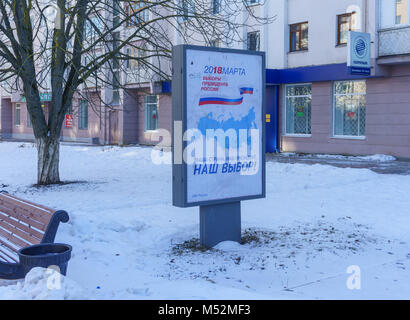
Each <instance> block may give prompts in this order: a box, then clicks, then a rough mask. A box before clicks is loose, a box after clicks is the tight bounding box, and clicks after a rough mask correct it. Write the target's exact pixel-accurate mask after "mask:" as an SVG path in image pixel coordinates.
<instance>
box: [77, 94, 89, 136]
mask: <svg viewBox="0 0 410 320" xmlns="http://www.w3.org/2000/svg"><path fill="white" fill-rule="evenodd" d="M83 103H85V104H86V106H87V126H83ZM79 109H80V110H79V116H78V129H79V130H88V127H89V123H88V122H89V121H88V120H89V114H88V100H87V99H81V100H80V108H79Z"/></svg>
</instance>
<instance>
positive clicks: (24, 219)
mask: <svg viewBox="0 0 410 320" xmlns="http://www.w3.org/2000/svg"><path fill="white" fill-rule="evenodd" d="M0 212H2V213H3V214H6V215H7V216H9V217H11V218H14V219H17V220H18V221H19V222H20V223H25V224H27V225H30V226H32V227H34V228H36V229H38V230H39V231H40V232H44V231H45V230H46V228H47V223H44V222H42V221H38V220H37V217H33V216H30V215H28V214H27V213H25V211H21V210H12V209H9V208H7V207H4V206H2V205H0Z"/></svg>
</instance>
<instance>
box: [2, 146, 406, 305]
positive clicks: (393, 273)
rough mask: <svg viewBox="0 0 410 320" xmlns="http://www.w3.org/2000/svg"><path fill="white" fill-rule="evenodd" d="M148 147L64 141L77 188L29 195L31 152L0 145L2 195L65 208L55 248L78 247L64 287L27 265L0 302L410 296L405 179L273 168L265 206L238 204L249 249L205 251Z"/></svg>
mask: <svg viewBox="0 0 410 320" xmlns="http://www.w3.org/2000/svg"><path fill="white" fill-rule="evenodd" d="M151 151H152V149H151V148H143V147H126V148H119V147H87V146H62V149H61V167H60V172H61V178H62V179H63V180H66V181H74V182H77V183H73V184H67V185H63V186H53V187H46V188H36V187H33V186H32V185H33V184H34V183H35V179H36V163H35V158H36V150H35V148H33V146H32V145H31V144H29V143H24V144H22V143H6V142H3V143H0V189H4V190H7V191H8V192H10V193H12V194H15V195H17V196H20V197H23V198H26V199H28V200H32V201H34V202H38V203H41V204H44V205H48V206H51V207H54V208H56V209H65V210H67V211H68V212H69V214H70V222H69V223H67V224H62V225H61V226H60V228H59V231H58V233H57V239H56V241H57V242H64V243H69V244H71V245H72V246H73V255H72V259H71V260H70V263H69V266H68V273H67V279H64V281H63V284H62V285H61V289H60V290H59V291H56V292H50V291H49V290H48V289H47V285H46V282H47V281H46V279H47V275H46V273H45V272H44V271H43V270H41V269H34V270H32V272H31V273H30V274H29V275H28V277H26V280H25V281H24V282H23V281H19V282H17V283H16V282H15V281H14V282H10V281H4V280H0V298H3V299H20V298H22V299H31V298H40V299H46V298H68V299H76V298H78V299H82V298H89V299H393V298H394V299H409V298H410V281H409V275H410V273H409V270H410V246H409V244H410V232H409V228H410V197H409V192H410V176H405V175H380V174H377V173H375V172H372V171H370V170H367V169H350V168H336V167H332V166H327V165H319V164H317V165H307V164H288V163H277V162H268V163H267V197H266V199H262V200H253V201H246V202H243V203H242V225H243V239H244V240H243V242H244V244H242V245H239V244H235V243H229V242H226V243H222V244H220V245H218V246H217V247H216V248H214V249H212V250H207V251H204V250H201V248H200V247H199V246H198V240H197V238H198V221H199V214H198V208H190V209H179V208H175V207H172V205H171V180H172V179H171V166H170V165H154V164H153V163H152V161H151ZM379 159H380V157H377V159H376V160H379ZM352 265H353V266H357V267H359V268H360V276H361V289H360V290H350V289H349V288H348V287H347V282H349V277H350V274H348V273H347V269H348V267H349V266H352ZM357 267H355V268H356V269H355V270H356V272H357V271H358V269H357ZM356 274H357V273H356ZM356 283H358V282H356Z"/></svg>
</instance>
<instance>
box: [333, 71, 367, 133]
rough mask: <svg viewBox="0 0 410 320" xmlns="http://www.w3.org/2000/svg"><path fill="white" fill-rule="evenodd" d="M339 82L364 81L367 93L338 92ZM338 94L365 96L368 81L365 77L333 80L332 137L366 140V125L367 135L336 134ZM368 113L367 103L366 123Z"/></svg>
mask: <svg viewBox="0 0 410 320" xmlns="http://www.w3.org/2000/svg"><path fill="white" fill-rule="evenodd" d="M339 82H364V83H365V84H366V92H365V93H350V94H340V93H338V94H336V83H339ZM336 95H337V96H365V97H366V95H367V82H366V80H365V79H363V80H361V79H359V80H340V81H333V83H332V129H331V138H334V139H349V140H366V126H365V135H364V136H359V135H357V136H354V135H345V134H342V135H340V134H339V135H337V134H336V132H335V131H336V112H335V111H336ZM366 115H367V103H366V105H365V124H366V120H367V119H366Z"/></svg>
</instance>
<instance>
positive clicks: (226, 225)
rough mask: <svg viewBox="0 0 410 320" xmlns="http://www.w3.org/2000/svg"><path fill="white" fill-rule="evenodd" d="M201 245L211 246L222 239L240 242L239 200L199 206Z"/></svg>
mask: <svg viewBox="0 0 410 320" xmlns="http://www.w3.org/2000/svg"><path fill="white" fill-rule="evenodd" d="M199 221H200V224H199V229H200V242H201V246H204V247H206V248H212V247H214V246H216V245H217V244H218V243H220V242H223V241H236V242H239V243H240V242H241V202H240V201H237V202H232V203H226V204H215V205H208V206H200V207H199Z"/></svg>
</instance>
